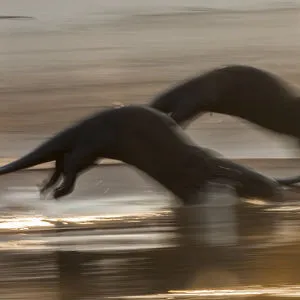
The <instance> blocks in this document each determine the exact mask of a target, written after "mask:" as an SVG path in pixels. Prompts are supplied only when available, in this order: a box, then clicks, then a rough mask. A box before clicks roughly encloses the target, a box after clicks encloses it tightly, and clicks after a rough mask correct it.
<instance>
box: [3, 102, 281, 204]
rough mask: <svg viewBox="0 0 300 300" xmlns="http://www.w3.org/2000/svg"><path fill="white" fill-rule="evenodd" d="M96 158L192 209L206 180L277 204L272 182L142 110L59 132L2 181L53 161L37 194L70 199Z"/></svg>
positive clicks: (99, 116) (107, 113)
mask: <svg viewBox="0 0 300 300" xmlns="http://www.w3.org/2000/svg"><path fill="white" fill-rule="evenodd" d="M98 158H111V159H116V160H120V161H123V162H125V163H127V164H129V165H132V166H134V167H136V168H137V169H139V170H141V171H143V172H144V173H146V174H147V175H148V176H150V177H152V178H153V179H155V180H156V181H157V182H159V183H160V184H161V185H162V186H164V187H165V188H167V189H168V190H170V191H171V192H172V193H173V194H174V195H176V196H177V197H178V198H179V199H181V200H182V202H183V203H184V204H190V203H193V202H194V201H195V199H196V198H197V195H198V192H199V190H200V189H203V188H204V187H205V185H206V183H207V182H208V181H209V180H215V179H225V180H228V181H229V182H231V183H232V184H233V185H234V187H235V188H236V191H237V194H238V195H239V196H240V197H244V198H253V197H259V198H262V199H268V200H279V199H281V189H280V188H279V185H278V184H277V182H276V181H274V180H272V179H270V178H268V177H265V176H263V175H261V174H259V173H257V172H255V171H253V170H251V169H249V168H246V167H243V166H240V165H239V164H236V163H234V162H232V161H230V160H228V159H224V158H220V157H216V156H215V155H212V154H211V152H210V151H209V150H205V149H202V148H200V147H196V146H195V145H193V144H192V143H191V142H190V141H189V139H188V138H187V136H185V134H184V133H183V132H182V131H181V130H180V128H179V127H178V126H177V124H176V123H175V122H174V120H172V119H171V118H170V117H168V116H167V115H165V114H163V113H160V112H159V111H157V110H155V109H151V108H148V107H142V106H134V105H132V106H124V107H120V108H110V109H106V110H103V111H100V112H99V113H96V114H95V115H93V116H90V117H88V118H86V119H84V120H82V121H81V122H78V123H77V124H75V125H73V126H71V127H69V128H67V129H65V130H63V131H61V132H59V133H58V134H57V135H55V136H54V137H52V138H51V139H49V140H48V141H46V142H45V143H43V144H41V145H40V146H39V147H37V148H36V149H35V150H33V151H32V152H31V153H29V154H27V155H25V156H24V157H22V158H20V159H19V160H16V161H14V162H12V163H10V164H7V165H5V166H3V167H1V168H0V175H2V174H7V173H11V172H15V171H18V170H21V169H25V168H29V167H32V166H34V165H37V164H41V163H45V162H50V161H55V162H56V166H55V170H54V172H53V174H52V176H51V177H50V179H49V180H47V182H44V183H43V186H42V188H41V192H45V191H46V190H48V189H49V188H51V187H53V186H54V185H56V184H57V182H58V180H59V179H60V178H61V177H62V178H63V182H62V183H61V184H60V185H59V186H58V187H57V188H56V189H55V190H54V194H53V196H54V198H55V199H58V198H60V197H63V196H66V195H68V194H70V193H71V192H72V191H73V189H74V187H75V183H76V178H77V176H78V175H79V174H80V173H81V172H83V171H86V170H88V169H89V168H90V167H92V166H93V165H94V163H95V161H96V160H97V159H98Z"/></svg>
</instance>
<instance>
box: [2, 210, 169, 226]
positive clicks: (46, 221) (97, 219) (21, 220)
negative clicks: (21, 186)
mask: <svg viewBox="0 0 300 300" xmlns="http://www.w3.org/2000/svg"><path fill="white" fill-rule="evenodd" d="M171 213H172V211H171V210H166V211H159V212H148V213H137V214H131V215H128V214H116V215H105V216H75V217H63V218H45V217H16V218H7V219H6V218H2V219H1V222H0V231H1V230H2V231H3V230H7V231H9V230H20V231H23V230H30V229H37V228H39V229H49V228H53V227H55V224H63V225H68V224H72V225H75V226H76V225H77V226H83V225H93V224H97V225H99V223H103V222H105V223H107V222H112V223H113V222H116V221H127V222H130V223H132V222H133V223H134V222H140V221H142V220H146V219H150V218H160V217H164V216H166V215H170V214H171Z"/></svg>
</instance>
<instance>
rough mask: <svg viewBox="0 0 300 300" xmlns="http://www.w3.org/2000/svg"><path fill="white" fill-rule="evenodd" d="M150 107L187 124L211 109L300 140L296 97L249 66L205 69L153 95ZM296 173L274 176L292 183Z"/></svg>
mask: <svg viewBox="0 0 300 300" xmlns="http://www.w3.org/2000/svg"><path fill="white" fill-rule="evenodd" d="M150 106H151V107H152V108H155V109H157V110H159V111H161V112H164V113H166V114H170V116H171V117H172V118H173V119H174V120H175V121H176V122H177V123H178V124H180V125H181V126H187V125H188V124H189V123H190V122H192V121H193V120H194V119H195V118H196V117H198V116H199V115H200V114H203V113H206V112H215V113H220V114H226V115H230V116H234V117H239V118H241V119H244V120H247V121H249V122H252V123H254V124H256V125H258V126H261V127H263V128H265V129H268V130H271V131H273V132H277V133H280V134H285V135H288V136H291V137H294V138H296V139H297V141H298V142H299V141H300V121H299V120H300V98H299V97H297V96H296V95H295V94H294V93H293V91H292V90H291V89H290V88H289V87H288V86H287V84H286V83H284V82H283V81H282V80H281V79H279V78H278V77H276V76H275V75H273V74H271V73H269V72H267V71H264V70H261V69H257V68H254V67H251V66H244V65H231V66H227V67H222V68H217V69H213V70H210V71H208V72H205V73H204V74H201V75H199V76H196V77H194V78H191V79H189V80H187V81H185V82H182V83H180V84H178V85H176V86H175V87H174V88H171V89H169V90H167V91H166V92H164V93H162V94H161V95H159V96H158V97H156V98H155V99H154V100H153V101H152V102H151V103H150ZM299 181H300V176H297V177H292V178H287V179H278V182H279V183H281V184H286V185H289V184H294V183H298V182H299Z"/></svg>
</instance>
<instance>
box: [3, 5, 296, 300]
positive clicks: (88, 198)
mask: <svg viewBox="0 0 300 300" xmlns="http://www.w3.org/2000/svg"><path fill="white" fill-rule="evenodd" d="M12 17H13V18H12ZM299 34H300V1H298V0H292V1H283V0H281V1H280V0H251V1H250V0H243V1H237V0H209V1H204V0H159V1H158V0H152V1H147V0H143V1H137V0H119V1H117V0H110V1H108V0H85V1H80V0H72V1H71V0H52V1H46V0H1V1H0V66H1V73H0V74H1V75H0V76H1V80H0V138H1V144H0V157H1V158H2V161H3V162H4V161H8V160H11V159H14V158H17V157H19V156H21V155H23V154H25V153H27V152H28V151H30V150H31V149H32V148H33V147H35V146H37V145H38V144H39V143H40V142H42V141H43V140H46V139H47V138H49V137H50V136H51V135H52V134H54V133H55V132H57V131H58V130H60V129H62V128H64V127H65V126H68V125H70V124H71V123H73V122H74V121H76V120H77V119H79V118H82V117H84V116H87V115H88V114H90V113H92V112H94V111H95V110H99V109H101V108H104V107H108V106H111V105H113V104H115V103H119V102H121V103H123V104H129V103H147V102H149V101H150V100H151V97H154V96H155V95H156V94H157V93H160V92H162V91H163V90H164V89H167V88H169V87H170V86H172V85H175V84H176V83H177V82H178V81H181V80H184V79H186V78H187V77H190V76H193V75H195V74H200V73H201V72H204V71H206V70H208V69H211V68H214V67H218V66H220V65H226V64H239V63H240V64H249V65H252V66H255V67H258V68H263V69H266V70H268V71H271V72H274V73H275V74H277V75H278V76H281V77H282V78H284V79H285V80H286V81H287V82H288V83H289V84H290V85H291V86H292V87H293V88H295V89H296V90H299V88H300V65H299V62H298V57H299V53H300V39H299ZM187 133H188V134H189V135H190V136H191V137H192V138H193V139H194V140H195V141H196V142H197V143H198V144H199V145H201V146H205V147H210V148H213V149H215V150H217V151H219V152H221V153H222V154H223V155H225V156H227V157H229V158H233V159H237V160H240V161H243V162H244V163H245V164H249V165H252V166H255V167H256V168H258V169H259V170H262V171H264V172H265V173H266V174H269V175H277V176H278V175H281V176H283V175H288V174H290V175H292V174H297V170H299V167H300V163H299V161H298V151H299V150H298V149H297V146H296V145H295V143H294V142H293V141H292V140H290V139H288V138H286V137H282V136H278V135H275V134H274V133H270V132H268V131H266V130H263V129H261V128H257V127H255V126H254V125H252V124H249V123H246V122H242V121H240V120H237V119H234V118H231V117H225V116H222V115H217V114H214V115H212V116H211V115H209V114H208V115H205V116H203V117H202V118H201V119H198V120H196V121H195V122H193V123H192V124H191V126H190V127H189V128H188V129H187ZM48 173H49V170H47V169H39V170H28V171H21V172H17V173H15V174H12V175H7V176H3V177H1V181H0V186H1V189H0V207H1V212H2V213H1V215H2V216H1V217H0V250H1V252H0V299H5V300H7V299H26V300H27V299H62V300H66V299H67V300H68V299H73V300H76V299H104V298H107V297H118V299H125V296H128V297H129V298H130V297H133V296H137V295H140V297H141V298H144V299H167V298H170V297H174V298H175V299H207V298H215V297H217V296H221V297H222V298H228V299H231V297H232V293H234V294H235V296H236V297H240V298H243V297H246V296H247V297H248V296H251V297H253V298H255V299H265V298H267V297H269V298H272V297H275V298H280V297H281V298H288V297H292V296H293V297H295V296H297V295H298V293H299V291H298V289H299V287H297V286H296V285H297V284H298V283H299V280H300V278H299V272H298V261H299V259H298V249H299V248H298V247H299V243H298V234H297V233H298V232H299V230H298V229H299V225H300V223H299V220H300V218H299V215H298V213H297V212H298V209H299V207H298V206H297V203H296V202H297V195H296V196H293V197H291V198H289V199H287V203H285V205H282V206H280V207H276V208H272V207H269V206H267V207H265V206H260V205H258V204H257V203H256V205H254V204H245V203H243V204H241V202H240V201H239V199H237V198H236V197H235V195H233V194H232V192H231V191H228V190H224V188H220V187H212V192H211V194H209V195H208V196H207V199H206V200H207V201H206V202H205V203H206V204H203V205H199V206H198V207H196V208H193V209H192V210H189V209H184V208H180V207H178V206H177V205H176V201H174V199H173V198H172V197H171V195H170V194H169V193H167V192H166V191H165V190H163V189H162V188H160V187H158V186H157V185H156V184H155V183H154V182H152V181H151V180H150V179H149V178H146V177H144V176H143V177H142V176H141V174H139V173H137V172H136V171H135V170H134V169H131V168H128V167H127V166H124V165H113V166H110V165H106V166H100V167H99V168H96V169H93V170H91V171H90V172H88V173H87V174H84V175H83V176H82V177H81V178H80V179H79V180H78V185H77V187H76V190H75V191H74V193H73V194H72V195H70V196H68V197H66V198H65V199H64V200H62V201H60V202H54V201H52V200H51V199H46V200H44V199H43V200H40V198H39V194H38V189H37V184H39V183H40V181H42V179H43V178H44V177H46V176H47V174H48ZM295 200H296V201H295ZM226 289H227V290H226ZM228 289H229V290H228ZM176 290H177V292H174V291H176ZM191 290H192V291H191ZM299 295H300V294H299Z"/></svg>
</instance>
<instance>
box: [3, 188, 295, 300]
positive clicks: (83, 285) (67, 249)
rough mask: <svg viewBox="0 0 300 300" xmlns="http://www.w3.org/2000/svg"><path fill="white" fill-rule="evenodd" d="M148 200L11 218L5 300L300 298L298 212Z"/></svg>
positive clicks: (225, 194)
mask: <svg viewBox="0 0 300 300" xmlns="http://www.w3.org/2000/svg"><path fill="white" fill-rule="evenodd" d="M151 197H152V198H151ZM151 197H150V196H149V197H148V198H147V197H145V199H143V198H142V196H139V199H138V197H136V196H132V197H131V196H128V197H127V198H125V202H122V201H124V199H122V198H114V199H112V198H107V199H106V198H103V199H101V203H99V202H97V201H95V200H93V202H88V201H87V202H85V204H86V206H87V207H89V208H88V209H86V210H84V209H83V207H81V208H79V209H78V207H77V210H76V209H75V208H74V203H71V202H69V203H60V204H59V205H58V204H56V206H55V205H53V203H52V202H51V201H48V202H47V201H46V202H45V203H43V204H42V205H40V206H37V207H36V208H35V210H33V208H32V207H33V206H32V205H30V204H28V211H26V209H25V208H24V207H23V208H22V209H21V210H18V209H17V208H14V209H13V210H11V211H10V212H9V210H6V212H5V214H4V215H3V217H2V218H1V219H0V251H1V255H0V267H1V270H2V272H1V275H0V291H1V297H4V298H1V299H61V300H69V299H72V300H76V299H106V298H111V297H117V299H135V298H134V297H136V299H170V298H172V299H202V298H205V299H206V298H216V297H222V298H228V299H230V298H232V297H246V296H247V297H250V296H253V297H263V296H266V295H268V296H272V297H275V296H276V297H296V296H299V287H298V286H297V284H298V283H299V282H300V274H299V272H298V270H299V267H300V266H299V263H298V261H299V260H298V253H299V250H300V249H299V248H300V247H299V246H300V243H299V242H298V241H299V238H298V234H297V233H298V232H299V227H300V217H299V214H298V212H297V211H296V210H295V211H294V212H292V213H291V212H290V211H287V210H286V207H291V206H294V207H296V204H295V203H294V204H292V203H290V204H289V205H287V203H284V205H282V206H280V205H276V207H275V206H272V205H262V203H260V205H257V203H255V202H252V203H244V202H240V201H238V199H236V198H235V195H234V194H232V191H230V190H224V188H223V189H219V188H217V187H216V186H214V187H213V189H212V190H211V192H210V193H209V195H208V197H207V198H206V201H205V202H204V203H203V204H201V205H196V206H193V207H189V208H183V207H172V206H170V202H168V201H169V199H168V198H167V197H165V198H164V197H161V198H160V196H158V195H154V194H153V195H152V196H151ZM105 199H106V200H107V201H109V202H106V200H105ZM39 201H40V200H39ZM137 201H139V204H137ZM143 201H145V205H144V204H143ZM81 203H82V202H81ZM149 203H151V204H149ZM52 205H53V206H52ZM57 206H60V208H59V209H58V208H57ZM75 206H76V205H75ZM79 206H80V205H79ZM125 206H127V208H125ZM49 207H50V208H51V209H52V208H53V207H56V209H57V210H56V211H55V212H54V211H51V209H49ZM4 211H5V209H4ZM99 211H102V214H100V213H99ZM80 212H81V213H82V214H80ZM88 212H89V213H88ZM277 270H278V272H276V271H277ZM126 297H128V298H126Z"/></svg>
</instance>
